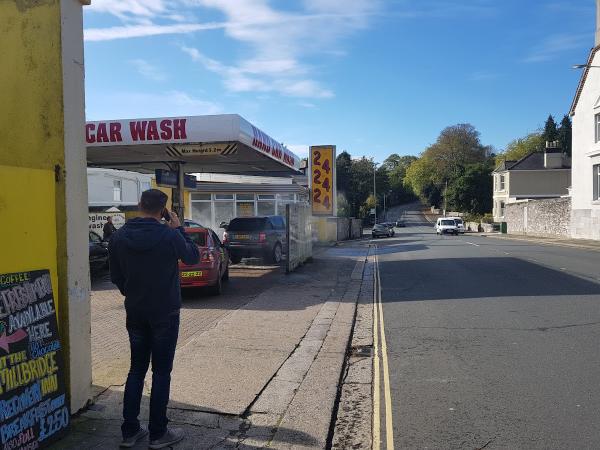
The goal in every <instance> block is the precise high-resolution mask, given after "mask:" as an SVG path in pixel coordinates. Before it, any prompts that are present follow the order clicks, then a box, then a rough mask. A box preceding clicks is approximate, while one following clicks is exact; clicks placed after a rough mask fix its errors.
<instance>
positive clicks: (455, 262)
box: [380, 257, 600, 302]
mask: <svg viewBox="0 0 600 450" xmlns="http://www.w3.org/2000/svg"><path fill="white" fill-rule="evenodd" d="M380 271H381V277H382V285H383V300H384V302H404V301H422V300H449V299H461V300H462V299H477V298H490V297H492V298H497V297H543V296H548V297H549V296H560V295H564V296H569V295H570V296H577V295H598V294H600V285H599V284H598V283H595V282H592V281H588V280H585V279H583V278H579V277H576V276H573V275H570V274H568V273H565V272H562V271H557V270H554V269H550V268H547V267H544V266H541V265H539V264H534V263H531V262H528V261H524V260H522V259H517V258H510V257H506V258H503V257H498V258H443V259H413V260H410V261H383V262H381V263H380Z"/></svg>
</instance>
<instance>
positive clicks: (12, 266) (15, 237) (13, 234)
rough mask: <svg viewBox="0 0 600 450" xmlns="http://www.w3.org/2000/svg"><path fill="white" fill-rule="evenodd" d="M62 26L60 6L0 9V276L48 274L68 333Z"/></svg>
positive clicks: (5, 4)
mask: <svg viewBox="0 0 600 450" xmlns="http://www.w3.org/2000/svg"><path fill="white" fill-rule="evenodd" d="M60 19H61V12H60V2H59V0H45V1H43V2H28V1H21V0H15V1H2V2H0V20H1V22H2V26H1V27H0V55H2V67H3V69H2V70H0V92H1V93H2V101H1V103H0V236H1V238H0V239H1V242H2V249H1V250H0V251H1V254H2V257H1V258H0V272H1V273H5V272H17V271H26V270H34V269H43V268H48V269H50V270H51V272H52V279H53V289H54V292H55V298H56V299H57V304H58V305H57V306H58V308H59V313H58V315H59V321H60V324H61V328H63V327H64V325H65V324H66V320H67V316H66V314H67V313H66V311H67V308H66V307H64V306H66V301H67V296H66V292H65V289H62V290H61V289H59V286H62V285H66V255H67V252H66V226H65V220H66V219H65V216H66V214H65V191H64V181H63V180H64V177H63V176H62V175H63V167H64V127H63V89H62V63H61V62H62V57H61V28H60V24H61V21H60ZM55 171H56V175H55ZM55 178H56V179H57V180H58V181H56V180H55Z"/></svg>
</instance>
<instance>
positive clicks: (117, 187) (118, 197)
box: [113, 180, 123, 202]
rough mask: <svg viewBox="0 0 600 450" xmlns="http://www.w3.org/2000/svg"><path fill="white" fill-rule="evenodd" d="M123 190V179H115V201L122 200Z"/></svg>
mask: <svg viewBox="0 0 600 450" xmlns="http://www.w3.org/2000/svg"><path fill="white" fill-rule="evenodd" d="M122 194H123V193H122V190H121V180H113V201H114V202H120V201H122V199H123V195H122Z"/></svg>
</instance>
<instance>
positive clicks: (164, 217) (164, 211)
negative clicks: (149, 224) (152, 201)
mask: <svg viewBox="0 0 600 450" xmlns="http://www.w3.org/2000/svg"><path fill="white" fill-rule="evenodd" d="M162 217H163V219H165V220H166V221H167V222H170V221H171V215H170V214H169V211H167V208H165V209H163V212H162Z"/></svg>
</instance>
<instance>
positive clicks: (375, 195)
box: [373, 162, 377, 224]
mask: <svg viewBox="0 0 600 450" xmlns="http://www.w3.org/2000/svg"><path fill="white" fill-rule="evenodd" d="M376 173H377V163H376V162H373V199H374V200H375V224H376V223H377V183H376V182H375V174H376Z"/></svg>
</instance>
